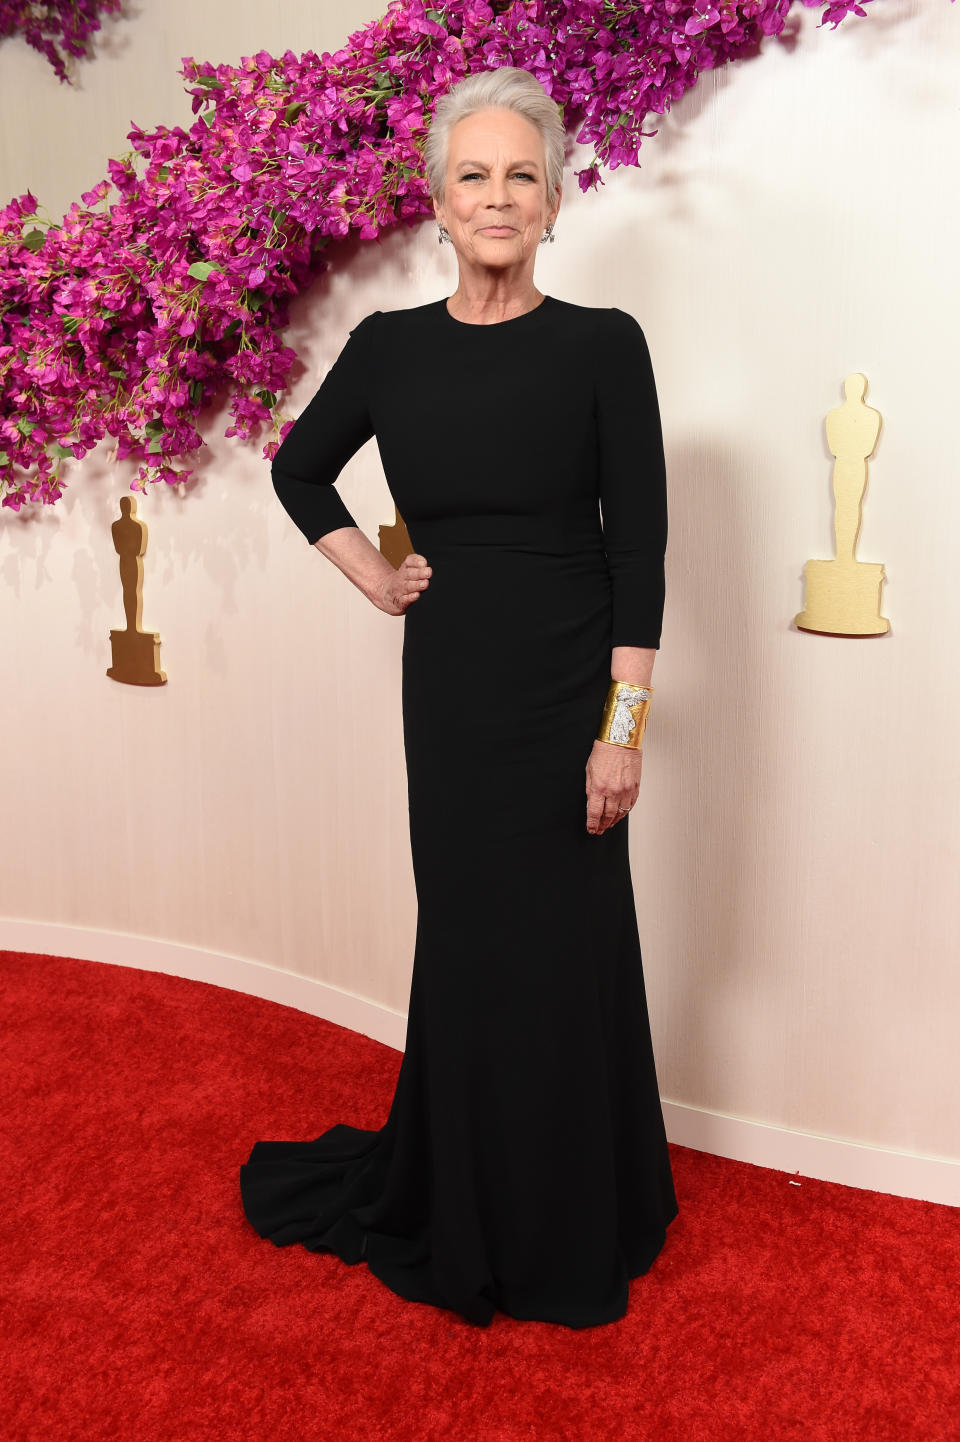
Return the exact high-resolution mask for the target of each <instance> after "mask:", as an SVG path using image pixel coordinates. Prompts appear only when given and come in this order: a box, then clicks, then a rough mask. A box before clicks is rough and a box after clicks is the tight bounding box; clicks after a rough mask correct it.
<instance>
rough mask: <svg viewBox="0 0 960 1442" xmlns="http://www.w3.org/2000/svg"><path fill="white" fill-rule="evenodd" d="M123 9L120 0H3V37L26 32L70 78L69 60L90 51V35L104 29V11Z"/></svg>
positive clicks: (62, 74) (0, 32) (29, 41)
mask: <svg viewBox="0 0 960 1442" xmlns="http://www.w3.org/2000/svg"><path fill="white" fill-rule="evenodd" d="M119 10H120V0H43V4H40V5H38V4H37V3H36V0H0V40H2V39H4V38H5V37H6V36H8V35H22V36H23V38H24V40H26V42H27V44H28V45H32V46H33V48H34V50H39V52H40V54H41V55H44V56H46V58H47V59H48V60H49V61H50V64H51V65H52V66H53V68H54V70H55V71H56V73H57V75H58V76H59V77H60V79H61V80H68V79H69V76H68V74H67V60H68V58H69V57H70V56H72V55H77V56H79V55H87V54H88V53H89V48H90V38H91V36H92V35H94V34H95V33H96V31H98V30H99V29H100V15H101V13H108V12H112V13H114V14H116V13H117V12H118V11H119Z"/></svg>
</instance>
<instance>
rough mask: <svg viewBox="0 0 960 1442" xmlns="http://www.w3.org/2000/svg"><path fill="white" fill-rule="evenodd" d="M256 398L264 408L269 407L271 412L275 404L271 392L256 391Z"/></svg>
mask: <svg viewBox="0 0 960 1442" xmlns="http://www.w3.org/2000/svg"><path fill="white" fill-rule="evenodd" d="M256 397H257V400H258V401H263V404H264V405H265V406H269V407H270V409H271V410H273V408H274V406H275V405H276V404H277V398H276V396H275V395H274V393H273V391H257V392H256Z"/></svg>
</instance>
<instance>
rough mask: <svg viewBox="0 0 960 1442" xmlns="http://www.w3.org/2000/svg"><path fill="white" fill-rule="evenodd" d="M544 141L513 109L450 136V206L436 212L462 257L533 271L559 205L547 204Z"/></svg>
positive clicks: (475, 119)
mask: <svg viewBox="0 0 960 1442" xmlns="http://www.w3.org/2000/svg"><path fill="white" fill-rule="evenodd" d="M546 191H547V184H546V165H545V161H544V151H543V140H542V139H541V136H540V132H539V130H538V129H537V127H536V126H535V125H533V124H531V122H530V121H529V120H526V119H525V118H524V117H523V116H522V115H518V114H517V113H516V112H515V111H513V110H504V109H501V108H500V107H492V108H490V109H488V110H477V111H474V113H473V114H472V115H468V116H467V117H466V118H465V119H464V120H460V121H458V123H457V124H456V125H455V126H454V127H453V129H452V130H451V132H450V138H449V146H448V151H447V174H446V183H445V193H444V198H443V201H442V203H440V202H437V201H436V200H435V201H434V212H435V214H436V216H437V219H438V220H440V221H442V222H443V224H444V225H445V226H446V228H447V230H448V231H449V232H450V239H451V240H452V242H453V246H454V249H455V250H456V252H457V257H458V259H459V260H460V261H461V262H464V261H465V262H467V263H468V264H470V265H482V266H486V267H488V268H490V269H494V270H500V269H511V268H517V267H519V268H521V269H523V270H526V269H527V263H529V267H530V269H531V270H532V265H533V258H534V257H535V255H536V251H537V247H538V245H539V244H540V237H541V236H542V235H543V232H544V228H545V227H546V224H547V222H548V221H550V220H553V219H554V218H555V217H556V214H557V211H558V210H559V209H560V202H559V200H557V201H556V203H555V204H553V205H548V203H547V193H546Z"/></svg>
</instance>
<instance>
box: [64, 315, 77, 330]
mask: <svg viewBox="0 0 960 1442" xmlns="http://www.w3.org/2000/svg"><path fill="white" fill-rule="evenodd" d="M63 328H64V330H65V331H66V333H67V335H76V333H77V331H78V330H79V329H80V317H79V316H78V315H65V316H64V317H63Z"/></svg>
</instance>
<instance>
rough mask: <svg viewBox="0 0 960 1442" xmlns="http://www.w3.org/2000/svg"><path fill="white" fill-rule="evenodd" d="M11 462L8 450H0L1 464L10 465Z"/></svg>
mask: <svg viewBox="0 0 960 1442" xmlns="http://www.w3.org/2000/svg"><path fill="white" fill-rule="evenodd" d="M9 464H10V457H9V456H8V455H7V453H6V451H0V466H9Z"/></svg>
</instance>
